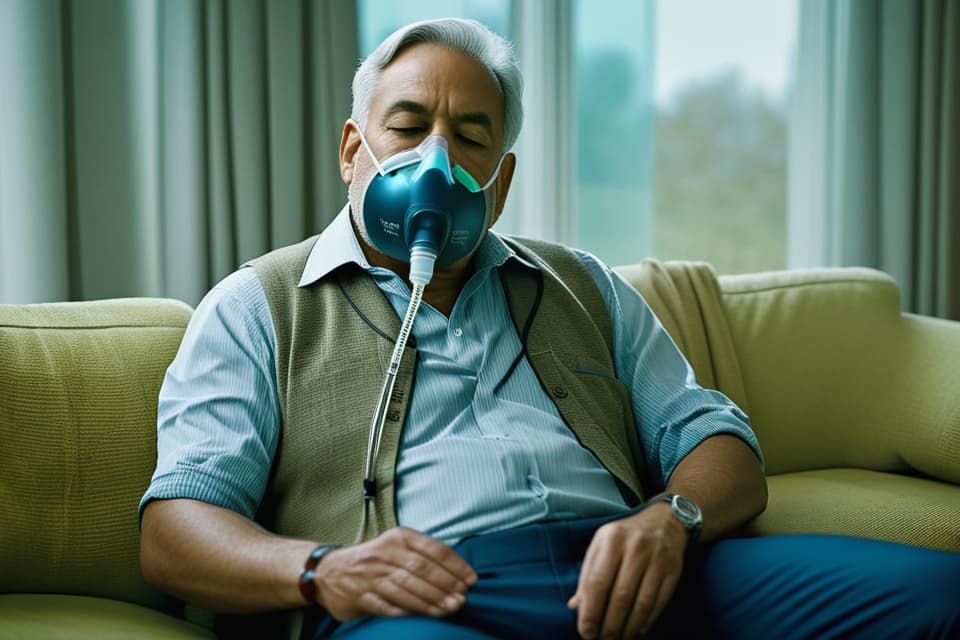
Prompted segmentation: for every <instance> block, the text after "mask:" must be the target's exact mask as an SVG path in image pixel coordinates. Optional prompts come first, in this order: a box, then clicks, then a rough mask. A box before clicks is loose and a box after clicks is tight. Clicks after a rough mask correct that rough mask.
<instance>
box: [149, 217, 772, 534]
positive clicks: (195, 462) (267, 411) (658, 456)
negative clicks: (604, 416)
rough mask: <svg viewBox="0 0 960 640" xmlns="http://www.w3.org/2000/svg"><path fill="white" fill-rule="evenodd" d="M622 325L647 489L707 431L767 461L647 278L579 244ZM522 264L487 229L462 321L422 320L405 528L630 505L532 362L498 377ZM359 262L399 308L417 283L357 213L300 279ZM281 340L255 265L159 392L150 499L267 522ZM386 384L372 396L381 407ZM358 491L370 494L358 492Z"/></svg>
mask: <svg viewBox="0 0 960 640" xmlns="http://www.w3.org/2000/svg"><path fill="white" fill-rule="evenodd" d="M578 256H579V257H580V259H581V260H582V262H583V264H584V265H585V266H586V268H587V269H588V271H589V272H590V274H591V275H592V277H593V278H594V280H595V281H596V283H597V286H598V287H599V288H600V291H601V292H602V294H603V299H604V301H605V302H606V305H607V308H608V310H609V312H610V316H611V318H612V320H613V327H614V331H613V341H614V363H615V367H616V372H617V376H618V378H619V379H620V380H622V381H623V382H624V383H625V384H626V386H627V388H628V390H629V391H630V393H631V398H632V404H633V410H634V416H635V418H636V424H637V429H638V431H639V437H640V442H641V445H642V449H643V453H644V457H645V464H646V471H647V475H648V477H647V482H648V483H652V484H653V486H650V485H648V489H650V490H653V491H659V490H660V489H662V488H663V486H665V484H666V483H667V481H668V480H669V478H670V475H671V473H672V472H673V469H674V468H675V467H676V465H677V463H678V462H679V461H680V460H681V459H682V458H683V457H684V456H685V455H687V453H689V452H690V451H691V450H692V449H693V448H694V447H696V446H697V445H698V444H699V443H700V442H702V441H703V440H704V439H706V438H708V437H710V436H713V435H716V434H719V433H729V434H734V435H736V436H739V437H740V438H742V439H743V440H744V441H746V442H747V443H748V444H749V445H750V446H751V447H752V448H753V449H754V451H755V452H756V453H757V456H758V457H760V449H759V445H758V444H757V440H756V438H755V437H754V435H753V432H752V431H751V429H750V427H749V425H748V422H747V418H746V416H745V415H744V414H743V413H742V412H741V411H740V410H739V409H738V408H737V407H736V406H735V405H734V404H733V403H732V402H730V400H728V399H727V398H726V397H725V396H724V395H723V394H721V393H719V392H717V391H711V390H706V389H703V388H701V387H700V386H699V385H697V383H696V381H695V379H694V376H693V372H692V370H691V368H690V366H689V365H688V364H687V362H686V360H685V359H684V357H683V356H682V355H681V353H680V351H679V350H678V349H677V347H676V345H675V344H674V343H673V341H672V340H671V339H670V337H669V335H668V334H667V333H666V331H664V329H663V327H662V326H661V324H660V322H659V321H658V320H657V319H656V317H655V316H654V315H653V312H652V311H651V310H650V308H649V306H647V304H646V302H644V300H643V299H642V298H641V297H640V295H639V294H638V293H637V292H636V291H635V290H634V289H633V287H632V286H631V285H630V284H629V283H627V282H626V281H625V280H623V279H622V278H621V277H620V276H618V275H617V274H615V273H614V272H612V271H611V270H610V269H609V268H608V267H606V266H605V265H604V264H602V263H601V262H600V261H599V260H598V259H597V258H595V257H593V256H591V255H589V254H587V253H582V252H578ZM507 260H518V261H520V262H521V263H522V264H524V265H525V266H527V267H528V268H531V269H535V268H536V267H535V266H533V265H532V264H530V263H529V262H526V261H524V260H523V259H522V258H521V257H520V256H518V255H517V254H515V253H514V252H513V251H512V250H511V249H510V248H509V247H508V246H507V245H506V244H505V243H504V242H503V241H502V240H501V239H499V238H498V237H496V236H495V235H493V234H488V235H487V236H486V238H485V239H484V241H483V242H482V244H481V246H480V249H479V250H478V253H477V256H476V260H475V264H476V269H475V272H474V274H473V275H472V276H471V277H470V279H469V280H468V281H467V283H466V285H465V286H464V288H463V291H462V292H461V294H460V296H459V297H458V299H457V301H456V304H455V305H454V307H453V309H452V311H451V313H450V317H449V318H447V317H445V316H444V315H443V314H441V313H440V312H438V311H437V310H436V309H434V308H433V307H431V306H429V305H427V304H423V305H422V306H421V308H420V312H419V314H418V315H417V318H416V321H415V322H414V326H413V334H414V335H415V336H416V342H417V349H418V351H419V358H418V361H417V367H416V381H417V382H416V389H415V393H414V394H413V396H412V398H411V399H410V404H409V407H408V414H407V419H406V422H405V425H404V429H403V432H402V436H401V438H402V440H401V443H400V454H399V458H398V460H397V466H396V474H397V482H396V504H397V518H398V522H399V523H400V524H401V525H404V526H407V527H411V528H413V529H417V530H420V531H423V532H425V533H427V534H429V535H431V536H434V537H436V538H438V539H440V540H443V541H445V542H447V543H450V544H453V543H455V542H457V541H458V540H461V539H463V538H464V537H466V536H469V535H472V534H478V533H484V532H489V531H496V530H500V529H506V528H511V527H516V526H519V525H523V524H527V523H530V522H536V521H540V520H549V519H557V518H570V517H591V516H599V515H612V514H616V513H620V512H623V511H624V510H626V505H625V503H624V501H623V499H622V497H621V495H620V492H619V490H618V488H617V486H616V483H615V481H614V480H613V477H612V476H611V475H610V473H609V472H608V471H607V470H606V469H605V468H604V467H603V466H602V465H601V464H600V463H599V461H598V460H597V459H596V458H595V457H594V456H593V454H592V453H590V452H589V451H587V450H586V449H584V448H583V447H582V446H580V444H579V443H578V442H577V439H576V436H575V435H574V434H573V433H572V432H571V431H570V430H569V429H568V428H567V427H566V425H565V424H564V422H563V419H562V418H561V417H560V414H559V412H558V411H557V408H556V406H555V405H554V403H553V401H552V400H551V399H550V398H549V397H548V396H547V395H546V394H545V393H544V392H543V390H542V388H541V386H540V383H539V381H538V379H537V376H536V373H534V371H533V368H532V367H531V366H530V364H529V363H528V362H527V361H526V360H522V361H521V364H520V365H519V366H518V368H517V370H516V371H515V372H514V373H513V374H512V375H511V376H510V378H509V379H508V380H507V382H506V383H505V384H504V385H503V386H501V387H500V388H499V389H496V392H495V391H494V390H495V388H496V386H497V383H498V382H499V381H500V380H501V378H502V377H503V375H504V374H505V373H506V371H507V369H508V368H509V366H510V364H511V363H512V362H513V360H514V359H515V357H516V356H517V354H518V353H519V352H520V349H521V345H520V339H519V337H518V336H517V332H516V330H515V328H514V325H513V321H512V319H511V317H510V313H509V311H508V309H507V305H506V300H505V297H504V293H503V290H502V288H501V284H500V279H499V278H498V277H497V276H496V267H498V266H500V265H502V264H504V263H505V262H506V261H507ZM348 262H354V263H357V264H358V265H360V266H361V267H362V268H363V269H365V270H367V271H368V272H369V273H370V274H371V275H372V276H373V278H374V280H375V282H376V283H377V286H378V287H379V288H380V289H381V290H382V291H383V292H384V294H385V295H386V297H387V299H388V300H389V301H390V304H391V305H392V306H393V308H394V309H395V310H396V312H397V314H398V315H399V316H403V314H404V313H405V312H406V308H407V303H408V301H409V297H410V289H409V287H408V286H407V284H406V282H404V280H403V279H402V278H400V277H399V276H397V275H396V274H394V273H393V272H391V271H388V270H386V269H382V268H378V267H372V266H370V265H369V263H368V262H367V261H366V259H365V257H364V255H363V252H362V251H361V249H360V245H359V243H358V241H357V239H356V236H355V234H354V232H353V227H352V226H351V225H350V221H349V214H348V212H347V210H346V209H344V210H343V211H342V212H341V213H340V215H339V216H338V217H337V218H336V219H335V220H334V222H332V223H331V224H330V226H329V227H328V228H327V229H326V230H325V231H324V232H323V233H322V234H321V235H320V237H319V239H318V240H317V243H316V245H315V246H314V248H313V250H312V251H311V254H310V256H309V258H308V260H307V263H306V266H305V268H304V271H303V274H302V277H301V280H300V286H308V285H310V284H311V283H313V282H316V281H317V280H318V279H320V278H322V277H323V276H324V275H326V274H328V273H329V272H330V271H332V270H333V269H335V268H337V267H338V266H340V265H343V264H345V263H348ZM275 349H276V338H275V334H274V328H273V321H272V319H271V316H270V310H269V306H268V304H267V301H266V298H265V296H264V292H263V289H262V287H261V285H260V282H259V280H258V279H257V277H256V274H255V272H254V270H253V269H251V268H245V269H240V270H239V271H237V272H236V273H234V274H232V275H230V276H229V277H227V278H226V279H224V280H223V281H222V282H221V283H219V284H218V285H217V286H216V287H214V288H213V289H212V290H211V291H210V293H208V294H207V296H206V297H205V298H204V299H203V300H202V301H201V303H200V305H199V306H198V307H197V309H196V312H195V313H194V315H193V317H192V319H191V321H190V324H189V326H188V327H187V330H186V333H185V334H184V338H183V342H182V344H181V345H180V350H179V352H178V353H177V356H176V358H175V360H174V361H173V363H172V364H171V365H170V368H169V369H168V370H167V373H166V376H165V378H164V381H163V386H162V388H161V390H160V402H159V416H158V434H157V452H158V461H157V469H156V472H155V473H154V475H153V480H152V482H151V484H150V487H149V489H148V490H147V493H146V495H144V497H143V500H142V501H141V503H140V508H141V510H142V508H143V506H144V505H146V503H147V502H148V501H150V500H153V499H166V498H192V499H196V500H202V501H204V502H208V503H211V504H215V505H219V506H222V507H226V508H228V509H231V510H234V511H237V512H239V513H241V514H244V515H246V516H248V517H252V516H253V515H254V513H255V512H256V509H257V506H258V505H259V503H260V500H261V499H262V497H263V494H264V491H265V488H266V485H267V479H268V475H269V471H270V464H271V461H272V460H273V457H274V453H275V452H276V448H277V440H278V434H279V429H280V422H281V421H280V409H279V401H278V398H277V382H276V379H277V377H276V369H275V367H276V365H275V357H274V353H275ZM378 391H379V390H378V389H371V390H370V394H371V395H370V402H371V405H372V404H374V403H375V402H376V395H377V392H378ZM357 495H358V500H359V499H360V498H359V495H360V493H359V490H358V494H357Z"/></svg>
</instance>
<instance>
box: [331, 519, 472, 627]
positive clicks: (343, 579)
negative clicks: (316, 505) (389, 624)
mask: <svg viewBox="0 0 960 640" xmlns="http://www.w3.org/2000/svg"><path fill="white" fill-rule="evenodd" d="M316 580H317V588H318V594H319V595H318V604H320V606H322V607H323V608H324V609H326V610H327V611H328V612H329V613H330V614H331V615H332V616H333V617H334V618H336V619H338V620H349V619H351V618H357V617H359V616H364V615H372V616H404V615H424V616H432V617H442V616H447V615H450V614H451V613H454V612H455V611H457V610H459V609H460V607H462V606H463V604H464V602H466V598H465V597H464V593H465V592H466V591H467V589H469V588H470V587H472V586H473V585H474V584H476V581H477V574H476V573H475V572H474V571H473V569H472V568H471V567H470V565H468V564H467V563H466V562H465V561H464V560H463V558H461V557H460V556H459V555H457V553H456V552H455V551H454V550H453V549H451V548H450V547H449V546H447V545H445V544H443V543H442V542H440V541H438V540H435V539H434V538H431V537H429V536H427V535H424V534H422V533H419V532H417V531H414V530H412V529H407V528H405V527H395V528H393V529H390V530H388V531H385V532H384V533H382V534H381V535H379V536H377V537H376V538H374V539H373V540H369V541H367V542H364V543H362V544H357V545H353V546H349V547H342V548H340V549H336V550H334V551H331V552H329V553H328V554H327V555H326V556H324V558H323V560H322V561H321V562H320V565H319V566H318V567H317V578H316Z"/></svg>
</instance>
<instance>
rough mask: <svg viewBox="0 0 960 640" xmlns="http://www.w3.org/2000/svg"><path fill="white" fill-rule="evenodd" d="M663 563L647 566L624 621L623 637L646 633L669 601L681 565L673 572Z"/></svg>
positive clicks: (678, 577)
mask: <svg viewBox="0 0 960 640" xmlns="http://www.w3.org/2000/svg"><path fill="white" fill-rule="evenodd" d="M665 564H666V563H663V562H654V563H651V565H650V566H649V567H648V568H647V571H646V574H645V575H644V577H643V583H642V584H641V585H640V589H639V591H638V592H637V597H636V599H635V601H634V603H633V608H632V610H631V611H630V616H629V619H628V620H627V621H626V627H625V628H624V637H627V638H635V637H637V636H638V635H643V634H645V633H647V631H649V630H650V627H652V626H653V623H655V622H656V621H657V620H658V619H659V618H660V614H661V613H663V610H664V609H665V608H666V606H667V603H669V602H670V598H671V597H672V596H673V592H674V590H675V589H676V588H677V582H679V579H680V571H682V567H681V569H680V570H677V571H676V572H674V571H673V570H671V569H670V568H669V567H666V566H665ZM665 569H666V571H664V570H665Z"/></svg>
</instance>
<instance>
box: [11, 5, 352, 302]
mask: <svg viewBox="0 0 960 640" xmlns="http://www.w3.org/2000/svg"><path fill="white" fill-rule="evenodd" d="M0 41H2V43H0V53H2V54H3V64H0V73H2V74H3V75H2V76H0V81H2V86H3V87H5V88H6V87H9V88H11V89H12V90H13V92H12V94H11V95H13V96H15V99H13V100H11V101H7V100H3V101H0V105H2V106H0V108H2V109H4V111H3V112H2V113H0V116H2V118H0V145H2V149H0V302H20V303H23V302H39V301H49V300H69V299H75V300H76V299H99V298H111V297H123V296H142V295H149V296H158V295H159V296H169V297H174V298H179V299H181V300H185V301H186V302H188V303H190V304H196V303H197V302H198V301H199V300H200V298H201V297H202V295H203V294H204V293H205V292H206V291H207V290H208V289H209V288H210V287H211V286H212V285H213V284H214V283H215V282H217V281H218V280H220V279H222V278H223V277H224V276H226V275H227V274H229V273H230V272H232V271H233V270H235V269H236V268H237V267H238V266H239V265H240V264H242V263H243V262H244V261H246V260H249V259H251V258H254V257H256V256H258V255H260V254H262V253H265V252H266V251H269V250H270V249H273V248H276V247H279V246H283V245H286V244H290V243H293V242H297V241H299V240H301V239H302V238H304V237H306V236H307V235H310V234H312V233H317V232H319V231H320V230H321V229H322V228H323V227H324V226H325V225H326V223H327V222H329V220H331V219H332V218H333V217H334V216H335V215H336V213H337V211H338V210H339V209H340V207H341V206H342V205H343V203H344V202H345V200H346V187H345V186H344V185H343V183H342V182H341V181H340V178H339V168H338V158H337V151H338V147H339V140H340V130H341V127H342V125H343V121H344V120H345V119H346V118H347V117H348V116H349V111H350V81H351V78H352V74H353V71H354V69H355V67H356V62H357V58H358V44H357V18H356V6H355V3H354V2H353V1H352V0H344V1H338V2H312V1H309V0H203V1H202V2H165V1H162V0H145V1H134V0H100V1H98V2H84V1H77V0H60V1H59V2H58V1H57V0H5V2H3V3H0ZM11 61H15V62H13V63H11ZM11 123H13V124H11Z"/></svg>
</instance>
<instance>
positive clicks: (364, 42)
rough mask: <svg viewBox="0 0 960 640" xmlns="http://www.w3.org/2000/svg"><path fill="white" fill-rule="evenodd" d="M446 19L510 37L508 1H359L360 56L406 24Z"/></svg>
mask: <svg viewBox="0 0 960 640" xmlns="http://www.w3.org/2000/svg"><path fill="white" fill-rule="evenodd" d="M445 17H450V18H472V19H474V20H478V21H480V22H482V23H484V24H485V25H487V26H488V27H490V28H491V29H492V30H494V31H496V32H497V33H499V34H500V35H502V36H503V37H505V38H507V39H509V38H510V0H403V1H397V0H358V1H357V20H358V22H359V23H360V27H359V28H360V55H361V56H367V55H369V54H370V52H371V51H373V50H374V49H375V48H376V46H377V45H378V44H380V43H381V42H382V41H383V39H384V38H386V37H387V36H388V35H390V34H391V33H393V32H394V31H396V30H397V29H399V28H400V27H402V26H403V25H405V24H409V23H411V22H416V21H418V20H430V19H433V18H445Z"/></svg>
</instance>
